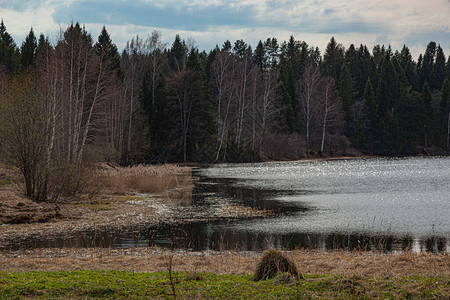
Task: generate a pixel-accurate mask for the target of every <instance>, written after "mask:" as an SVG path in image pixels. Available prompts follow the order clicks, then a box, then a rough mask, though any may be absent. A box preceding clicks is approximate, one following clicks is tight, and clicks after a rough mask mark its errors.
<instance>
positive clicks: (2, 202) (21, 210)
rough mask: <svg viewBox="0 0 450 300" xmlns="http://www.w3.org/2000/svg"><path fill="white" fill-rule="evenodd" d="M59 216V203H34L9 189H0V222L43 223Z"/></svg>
mask: <svg viewBox="0 0 450 300" xmlns="http://www.w3.org/2000/svg"><path fill="white" fill-rule="evenodd" d="M59 217H61V209H60V207H59V205H57V204H53V203H36V202H33V201H31V200H29V199H27V198H24V197H21V196H20V195H17V193H14V192H11V191H0V224H23V223H44V222H49V221H51V220H54V219H57V218H59Z"/></svg>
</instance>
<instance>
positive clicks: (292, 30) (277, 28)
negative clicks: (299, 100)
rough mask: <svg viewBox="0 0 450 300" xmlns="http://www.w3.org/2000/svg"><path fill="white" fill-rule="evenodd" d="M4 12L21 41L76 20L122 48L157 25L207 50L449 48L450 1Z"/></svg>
mask: <svg viewBox="0 0 450 300" xmlns="http://www.w3.org/2000/svg"><path fill="white" fill-rule="evenodd" d="M0 10H1V12H2V13H1V14H2V16H1V17H2V18H3V19H4V20H5V23H6V26H7V30H8V32H10V33H11V34H12V35H13V37H14V38H15V39H16V41H18V44H20V42H21V41H22V40H23V38H24V37H25V36H26V34H27V33H28V31H29V28H30V27H31V26H33V28H34V29H35V32H37V33H39V32H44V33H46V34H50V35H52V34H56V32H57V31H58V28H59V24H62V26H63V27H64V26H65V25H67V24H70V23H71V22H73V21H78V22H80V23H83V24H85V25H86V28H87V29H88V30H92V31H91V33H92V35H93V36H94V37H95V36H96V34H98V32H99V31H100V29H101V27H102V26H103V25H106V26H107V29H108V30H109V31H110V33H111V36H112V38H113V40H114V41H115V42H116V43H117V44H118V46H119V47H123V46H124V45H125V42H126V40H129V39H131V37H133V36H135V35H136V34H140V35H146V34H147V33H150V32H151V31H152V30H153V29H159V30H161V32H162V33H163V35H164V36H166V37H167V38H168V39H169V37H170V39H172V38H173V37H174V36H175V33H180V34H181V35H182V36H186V37H193V38H194V39H196V40H197V42H198V46H199V48H201V49H206V50H209V49H211V48H213V47H214V46H215V44H216V43H217V44H219V45H221V44H222V43H223V41H224V40H226V39H229V40H231V41H233V40H234V39H241V38H242V39H244V40H245V41H246V42H247V43H249V44H251V45H255V44H256V43H257V41H258V40H259V39H266V38H267V37H277V38H278V40H279V41H282V40H284V39H287V38H289V35H291V34H293V35H294V36H296V37H298V39H301V40H305V41H306V42H307V43H308V44H310V45H316V46H319V47H320V48H321V49H322V50H324V48H325V45H326V43H327V42H328V41H329V39H330V38H331V36H335V38H336V39H337V41H338V42H340V43H343V44H344V45H345V46H348V45H349V44H350V43H354V44H357V45H358V44H360V43H363V44H367V45H368V46H369V47H371V46H373V45H374V44H377V43H383V44H391V45H392V46H393V48H394V49H398V48H397V47H400V48H401V47H402V46H403V44H407V45H414V47H415V48H414V49H416V50H415V51H417V52H416V53H414V52H413V53H414V55H416V54H417V55H418V53H419V51H420V52H423V51H424V49H425V47H426V44H427V43H428V42H429V41H426V40H428V39H430V38H431V37H432V38H433V39H435V40H436V41H437V42H440V43H441V45H442V46H443V47H446V48H450V45H448V44H447V43H450V42H447V41H449V40H450V39H449V38H448V36H449V30H448V27H449V26H450V21H449V18H448V16H449V15H450V2H448V1H447V0H439V1H438V0H435V1H423V0H374V1H366V0H348V1H341V0H302V1H298V0H190V1H189V0H164V1H161V0H136V1H125V0H115V1H106V0H91V1H87V0H69V1H66V0H40V1H32V0H23V1H10V0H9V1H4V0H0ZM97 27H98V28H97ZM438 40H440V41H438ZM170 42H171V41H170ZM444 50H445V48H444Z"/></svg>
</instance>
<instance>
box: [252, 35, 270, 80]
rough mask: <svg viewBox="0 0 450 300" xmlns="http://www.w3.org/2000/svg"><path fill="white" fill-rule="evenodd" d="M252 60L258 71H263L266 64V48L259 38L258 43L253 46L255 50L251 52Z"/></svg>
mask: <svg viewBox="0 0 450 300" xmlns="http://www.w3.org/2000/svg"><path fill="white" fill-rule="evenodd" d="M253 60H254V62H255V64H256V65H257V66H258V69H259V71H260V72H264V70H265V69H266V65H267V58H266V49H265V48H264V45H263V43H262V41H261V40H259V42H258V45H257V46H256V48H255V52H254V54H253Z"/></svg>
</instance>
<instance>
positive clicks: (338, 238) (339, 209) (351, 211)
mask: <svg viewBox="0 0 450 300" xmlns="http://www.w3.org/2000/svg"><path fill="white" fill-rule="evenodd" d="M198 176H200V177H201V178H202V179H203V180H202V181H200V183H199V184H200V185H201V184H202V182H203V183H204V184H205V185H211V183H213V184H216V185H217V193H218V194H219V195H220V196H222V197H236V198H237V199H238V201H239V202H242V203H244V204H245V205H250V206H254V207H260V208H267V209H273V210H275V211H280V212H281V214H280V215H279V216H277V217H274V218H268V219H258V220H250V221H247V220H245V221H239V222H235V223H231V224H226V226H224V225H223V224H217V225H214V226H213V229H209V231H213V232H214V231H215V232H220V231H222V232H228V236H231V235H232V234H235V235H236V236H241V237H242V240H243V241H242V245H245V246H244V248H249V247H250V248H251V247H252V246H251V245H252V243H253V245H255V247H259V246H258V245H260V244H261V243H262V244H264V243H263V242H261V241H267V242H266V245H265V246H272V245H273V246H281V247H287V248H295V247H301V248H326V249H330V248H351V249H355V248H362V249H368V250H369V249H373V248H379V247H381V248H384V249H385V250H400V249H405V248H408V247H409V248H411V249H412V250H414V251H423V250H435V251H444V252H449V251H450V243H449V238H450V159H449V158H443V157H439V158H390V159H386V158H370V159H348V160H326V161H308V162H307V161H300V162H283V163H258V164H230V165H217V166H213V167H210V168H206V169H201V170H199V171H198ZM210 227H211V226H210ZM222 227H224V228H222ZM225 227H226V228H225ZM225 230H226V231H225ZM245 237H246V238H245ZM230 239H231V240H234V239H233V238H231V237H230ZM225 240H226V238H225ZM249 244H250V246H249Z"/></svg>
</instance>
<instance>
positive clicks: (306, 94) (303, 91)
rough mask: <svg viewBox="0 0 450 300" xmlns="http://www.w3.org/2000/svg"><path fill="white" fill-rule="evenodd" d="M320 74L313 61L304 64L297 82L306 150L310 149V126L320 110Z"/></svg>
mask: <svg viewBox="0 0 450 300" xmlns="http://www.w3.org/2000/svg"><path fill="white" fill-rule="evenodd" d="M321 83H322V76H321V74H320V70H319V67H318V66H317V65H315V64H314V63H309V64H308V65H306V67H305V70H304V73H303V76H302V78H301V79H300V80H299V81H298V83H297V89H298V95H299V101H300V105H301V107H302V115H303V119H304V122H305V135H306V152H308V151H309V149H310V140H311V129H312V128H311V127H312V124H313V122H314V121H315V118H316V117H317V115H318V113H319V111H320V85H321Z"/></svg>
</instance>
